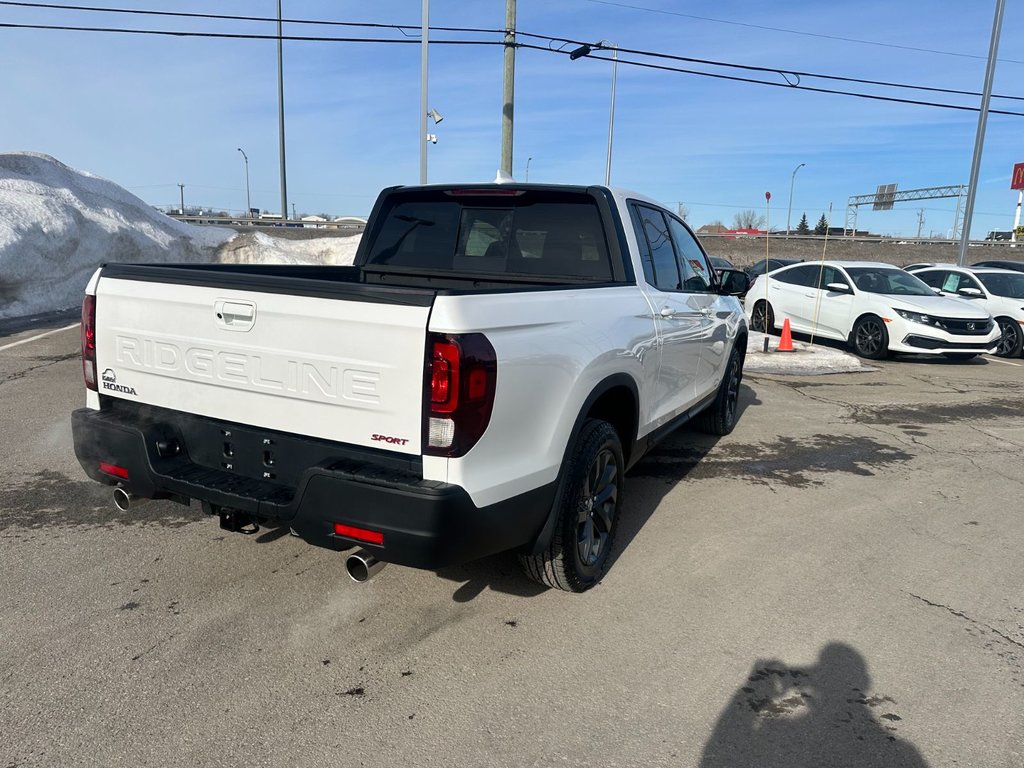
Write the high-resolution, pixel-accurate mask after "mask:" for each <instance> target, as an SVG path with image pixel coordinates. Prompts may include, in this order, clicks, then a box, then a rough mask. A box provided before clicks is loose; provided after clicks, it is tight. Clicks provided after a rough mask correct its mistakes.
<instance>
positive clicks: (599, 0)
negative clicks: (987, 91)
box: [583, 0, 1024, 64]
mask: <svg viewBox="0 0 1024 768" xmlns="http://www.w3.org/2000/svg"><path fill="white" fill-rule="evenodd" d="M583 2H587V3H596V4H598V5H608V6H613V7H617V8H627V9H629V10H633V11H646V12H648V13H660V14H663V15H665V16H680V17H682V18H684V19H694V20H696V21H708V22H712V23H715V24H728V25H730V26H734V27H746V28H748V29H758V30H762V31H765V32H782V33H785V34H788V35H801V36H803V37H817V38H822V39H825V40H838V41H840V42H843V43H855V44H857V45H875V46H878V47H881V48H895V49H898V50H903V51H915V52H917V53H934V54H937V55H940V56H958V57H961V58H965V59H981V60H982V61H984V60H985V59H987V58H988V57H987V56H981V55H979V54H976V53H961V52H958V51H943V50H939V49H937V48H920V47H917V46H913V45H900V44H899V43H883V42H881V41H879V40H862V39H860V38H856V37H844V36H842V35H829V34H826V33H824V32H807V31H806V30H799V29H786V28H784V27H770V26H767V25H765V24H752V23H750V22H746V21H734V20H731V19H716V18H712V17H711V16H698V15H697V14H693V13H683V12H681V11H670V10H666V9H664V8H648V7H646V6H642V5H631V4H629V3H622V2H614V1H613V0H583ZM998 61H1000V62H1001V63H1005V64H1024V61H1020V60H1019V59H999V60H998Z"/></svg>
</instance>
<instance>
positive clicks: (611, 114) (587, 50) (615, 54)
mask: <svg viewBox="0 0 1024 768" xmlns="http://www.w3.org/2000/svg"><path fill="white" fill-rule="evenodd" d="M595 48H603V49H606V50H607V49H609V48H610V49H611V51H612V96H611V104H610V105H609V107H608V156H607V158H606V159H605V163H604V184H605V186H608V185H609V184H611V182H612V135H613V133H614V130H615V78H616V75H617V73H618V67H619V47H618V46H617V45H615V43H611V42H609V41H607V40H599V41H598V42H596V43H594V44H593V45H588V44H586V43H584V44H583V45H581V46H580V47H579V48H576V49H575V50H573V51H570V52H569V60H570V61H575V60H576V59H580V58H583V57H584V56H589V55H590V54H592V53H593V52H594V49H595Z"/></svg>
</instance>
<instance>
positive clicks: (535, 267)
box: [361, 187, 622, 282]
mask: <svg viewBox="0 0 1024 768" xmlns="http://www.w3.org/2000/svg"><path fill="white" fill-rule="evenodd" d="M376 218H377V224H376V226H374V228H373V231H372V232H369V233H367V236H368V248H367V249H366V251H365V256H364V257H363V261H362V263H361V266H362V267H364V268H373V269H377V270H380V271H392V270H393V271H402V270H408V271H423V272H430V273H444V272H450V273H453V274H470V275H513V276H514V275H525V276H538V277H551V278H560V279H568V280H570V281H593V282H612V281H616V280H617V279H619V280H621V279H622V277H621V274H622V268H621V266H620V268H619V269H618V270H616V269H615V268H614V265H613V264H612V254H611V249H610V248H609V245H608V239H609V234H608V231H607V227H606V222H605V221H604V220H603V218H602V211H601V210H600V207H599V205H598V202H597V200H596V199H595V198H594V197H593V196H591V195H590V194H588V193H587V192H586V191H584V190H582V189H581V190H580V191H578V192H577V191H573V190H552V189H537V188H525V189H514V188H511V189H510V188H504V187H490V188H487V187H483V188H480V189H461V188H452V189H417V188H413V189H410V190H407V191H405V190H401V189H399V190H394V191H392V192H390V193H388V195H387V197H385V198H384V199H383V200H382V201H381V208H380V210H379V212H378V213H377V214H376ZM617 272H618V275H619V277H618V278H617V277H616V274H617Z"/></svg>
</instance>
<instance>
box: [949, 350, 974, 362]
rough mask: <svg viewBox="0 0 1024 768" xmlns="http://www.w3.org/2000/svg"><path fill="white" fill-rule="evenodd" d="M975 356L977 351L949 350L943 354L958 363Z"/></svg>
mask: <svg viewBox="0 0 1024 768" xmlns="http://www.w3.org/2000/svg"><path fill="white" fill-rule="evenodd" d="M977 356H978V353H977V352H950V353H949V354H946V355H943V357H945V358H946V359H947V360H955V361H956V362H958V363H966V362H967V361H968V360H973V359H974V358H976V357H977Z"/></svg>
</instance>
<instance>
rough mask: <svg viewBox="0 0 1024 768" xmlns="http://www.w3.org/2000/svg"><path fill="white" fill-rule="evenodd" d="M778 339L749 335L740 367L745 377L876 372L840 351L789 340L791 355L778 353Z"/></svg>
mask: <svg viewBox="0 0 1024 768" xmlns="http://www.w3.org/2000/svg"><path fill="white" fill-rule="evenodd" d="M765 338H767V339H768V349H769V351H768V352H767V353H765V351H764V340H765ZM778 347H779V337H778V336H767V337H766V336H765V334H763V333H758V332H757V331H751V332H750V335H749V337H748V339H747V359H746V362H745V363H744V365H743V370H744V372H746V373H771V374H791V375H794V376H795V375H800V376H820V375H822V374H826V373H857V372H868V371H877V370H878V368H876V367H874V366H871V365H867V364H866V363H865V362H864V361H863V360H861V359H860V358H859V357H855V356H854V355H851V354H849V353H848V352H844V351H843V350H841V349H835V348H834V347H829V346H825V345H823V344H808V343H807V342H805V341H797V340H796V339H794V340H793V351H792V352H779V351H778Z"/></svg>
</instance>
